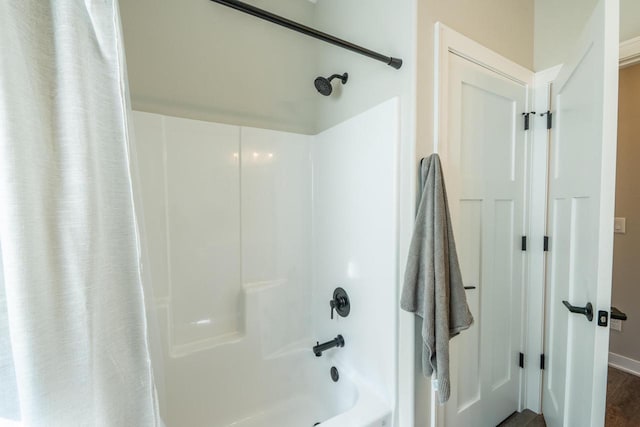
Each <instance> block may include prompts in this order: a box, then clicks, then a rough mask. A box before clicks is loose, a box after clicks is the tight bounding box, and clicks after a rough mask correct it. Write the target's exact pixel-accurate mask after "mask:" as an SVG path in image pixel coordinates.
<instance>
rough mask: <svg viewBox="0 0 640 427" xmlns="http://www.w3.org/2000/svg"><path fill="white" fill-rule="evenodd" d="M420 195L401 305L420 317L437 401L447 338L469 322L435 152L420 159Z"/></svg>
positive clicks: (446, 388)
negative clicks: (434, 377)
mask: <svg viewBox="0 0 640 427" xmlns="http://www.w3.org/2000/svg"><path fill="white" fill-rule="evenodd" d="M420 175H421V185H422V197H421V198H420V205H419V207H418V213H417V216H416V224H415V229H414V231H413V237H412V239H411V247H410V248H409V257H408V260H407V269H406V271H405V275H404V287H403V289H402V298H401V300H400V306H401V307H402V309H404V310H406V311H409V312H412V313H415V314H416V315H417V316H420V317H421V318H422V340H423V348H422V370H423V373H424V375H425V376H427V377H429V376H431V374H433V372H434V371H435V373H436V379H437V380H438V397H439V401H440V404H443V403H445V402H446V401H447V400H449V395H450V384H449V339H451V338H452V337H453V336H455V335H457V334H459V333H460V331H462V330H465V329H467V328H469V326H471V324H472V323H473V316H472V315H471V312H470V311H469V307H468V305H467V297H466V295H465V290H464V286H463V284H462V274H461V273H460V266H459V265H458V255H457V254H456V244H455V242H454V239H453V229H452V227H451V218H450V215H449V206H448V205H447V192H446V189H445V186H444V178H443V176H442V166H441V165H440V158H439V157H438V155H437V154H432V155H431V156H429V157H428V158H425V159H423V160H422V163H421V171H420Z"/></svg>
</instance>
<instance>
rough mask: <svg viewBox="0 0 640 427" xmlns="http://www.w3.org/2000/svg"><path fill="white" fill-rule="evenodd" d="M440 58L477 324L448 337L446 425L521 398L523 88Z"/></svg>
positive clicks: (455, 205)
mask: <svg viewBox="0 0 640 427" xmlns="http://www.w3.org/2000/svg"><path fill="white" fill-rule="evenodd" d="M448 60H449V64H448V68H449V73H448V79H447V80H448V83H447V86H448V96H447V99H448V107H447V109H448V114H447V117H448V118H449V119H448V120H449V121H448V125H447V134H448V138H447V141H446V142H445V145H446V147H441V150H440V151H441V153H442V152H443V151H444V152H445V153H444V156H443V161H444V164H443V167H444V169H445V175H446V180H447V182H446V185H447V189H448V191H449V203H450V206H451V211H452V220H453V229H454V233H455V238H456V245H457V248H458V256H459V259H460V265H461V268H462V275H463V278H464V282H465V285H466V286H473V287H475V289H469V290H467V298H468V302H469V306H470V309H471V312H472V313H473V316H474V319H475V323H474V324H473V326H472V327H471V328H470V329H469V330H467V331H464V332H462V333H461V334H460V335H459V336H457V337H455V338H454V339H453V340H452V341H451V384H452V385H451V398H450V400H449V402H448V403H447V405H446V408H445V410H444V411H440V414H442V413H443V412H444V418H445V420H444V423H445V425H446V426H447V427H458V426H459V427H467V426H479V427H485V426H491V427H493V426H495V425H497V424H498V423H499V422H500V421H502V420H504V419H505V418H506V417H508V416H509V415H510V414H511V413H513V412H514V411H517V410H518V406H519V398H520V377H521V373H520V368H519V366H518V356H519V353H520V351H521V349H522V322H523V316H522V312H523V300H522V298H523V283H524V279H523V265H524V257H525V252H523V251H522V236H523V235H524V230H525V215H524V194H525V193H524V192H525V175H526V172H527V171H526V164H525V158H526V155H525V153H526V150H527V137H526V134H525V130H524V122H523V117H522V113H523V112H525V111H528V110H527V108H526V106H527V86H526V85H525V84H522V83H518V82H516V81H514V80H512V79H510V78H507V77H505V76H503V75H500V74H498V73H496V72H494V71H491V70H489V69H487V68H485V67H483V66H480V65H478V64H475V63H473V62H471V61H470V60H467V59H463V58H461V57H459V56H457V55H456V54H453V53H450V54H449V59H448ZM441 422H442V420H441Z"/></svg>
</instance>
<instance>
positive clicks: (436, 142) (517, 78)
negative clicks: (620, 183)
mask: <svg viewBox="0 0 640 427" xmlns="http://www.w3.org/2000/svg"><path fill="white" fill-rule="evenodd" d="M434 40H435V42H434V44H435V46H434V51H435V58H434V59H435V60H434V88H433V89H434V118H433V123H434V126H433V152H434V153H438V154H439V155H440V157H441V158H442V163H443V173H444V174H445V176H446V174H447V169H446V165H447V160H448V150H447V148H448V147H447V141H448V126H447V125H448V121H449V117H448V107H449V99H448V96H449V92H448V90H447V88H448V83H449V82H448V77H449V61H448V55H449V54H450V53H452V54H455V55H457V56H460V57H462V58H464V59H466V60H468V61H470V62H472V63H474V64H477V65H479V66H481V67H483V68H486V69H488V70H490V71H493V72H495V73H497V74H499V75H501V76H503V77H505V78H507V79H509V80H512V81H514V82H516V83H518V84H521V85H523V86H524V87H525V88H526V97H527V101H526V104H527V106H528V107H527V109H528V110H529V111H532V107H533V105H534V104H533V99H534V97H533V94H534V87H535V85H534V83H535V74H534V72H533V71H531V70H528V69H527V68H525V67H523V66H521V65H519V64H516V63H515V62H513V61H510V60H508V59H507V58H505V57H503V56H502V55H500V54H498V53H496V52H494V51H492V50H491V49H489V48H487V47H485V46H483V45H481V44H480V43H478V42H476V41H474V40H472V39H470V38H468V37H465V36H463V35H462V34H460V33H458V32H456V31H454V30H452V29H451V28H449V27H447V26H446V25H444V24H443V23H441V22H437V23H436V24H435V37H434ZM540 121H542V120H540ZM532 123H533V122H532ZM533 135H534V132H533V127H532V128H531V132H530V133H529V134H528V135H527V139H526V141H527V142H526V143H527V148H526V151H525V153H526V164H527V168H528V169H529V170H533V169H534V168H535V167H539V165H535V164H533V163H532V160H533V159H534V158H533V156H532V153H531V147H532V146H533V144H532V141H533V140H534V139H533ZM545 164H546V163H545ZM529 176H530V174H529ZM529 176H527V177H525V181H526V188H527V190H526V193H527V194H525V195H524V203H525V205H524V212H525V216H526V218H527V224H528V227H529V228H530V227H531V221H530V220H529V216H530V213H529V211H530V194H531V189H530V186H531V184H530V179H529ZM527 258H530V257H527ZM524 270H525V283H524V288H523V292H522V295H523V297H522V301H521V304H522V310H523V321H522V342H521V349H522V350H523V352H526V351H527V349H526V347H527V340H526V337H527V334H528V332H527V328H528V325H529V319H528V315H527V313H528V310H527V305H526V304H525V301H527V299H528V293H529V292H530V290H529V283H530V280H529V275H530V273H531V271H530V261H529V259H527V260H526V262H525V264H524ZM528 383H529V379H528V378H527V377H526V375H525V372H524V370H521V371H520V396H519V401H520V403H519V409H520V410H522V409H523V408H524V407H527V405H526V404H525V403H526V399H525V397H526V390H528V388H529V387H527V384H528ZM538 387H539V383H538ZM540 390H541V389H540ZM538 394H539V392H538ZM430 400H431V402H430V407H431V413H430V417H431V419H430V425H431V426H433V427H436V426H437V427H444V425H445V420H444V410H442V409H441V407H440V406H439V405H438V404H437V396H436V391H435V390H434V387H433V383H431V399H430Z"/></svg>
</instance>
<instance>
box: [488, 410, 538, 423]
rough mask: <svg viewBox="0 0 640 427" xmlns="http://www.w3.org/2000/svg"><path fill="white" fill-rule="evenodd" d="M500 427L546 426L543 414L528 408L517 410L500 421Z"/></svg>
mask: <svg viewBox="0 0 640 427" xmlns="http://www.w3.org/2000/svg"><path fill="white" fill-rule="evenodd" d="M498 427H546V424H545V422H544V418H543V417H542V415H538V414H536V413H535V412H532V411H530V410H528V409H525V410H524V411H522V412H516V413H514V414H513V415H511V416H510V417H509V418H507V419H506V420H504V421H503V422H501V423H500V425H499V426H498Z"/></svg>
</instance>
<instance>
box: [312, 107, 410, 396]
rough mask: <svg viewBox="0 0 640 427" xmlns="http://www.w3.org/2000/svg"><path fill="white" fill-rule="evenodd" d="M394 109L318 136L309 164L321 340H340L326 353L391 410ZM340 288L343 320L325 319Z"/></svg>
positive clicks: (394, 293)
mask: <svg viewBox="0 0 640 427" xmlns="http://www.w3.org/2000/svg"><path fill="white" fill-rule="evenodd" d="M399 133H400V130H399V105H398V99H397V98H393V99H391V100H389V101H386V102H384V103H382V104H381V105H378V106H377V107H374V108H372V109H370V110H368V111H366V112H364V113H361V114H359V115H358V116H356V117H354V118H351V119H350V120H347V121H346V122H344V123H342V124H340V125H337V126H335V127H333V128H331V129H329V130H327V131H325V132H322V133H321V134H319V135H318V136H317V137H316V141H315V142H314V144H313V148H312V158H313V197H314V199H313V280H314V284H313V286H314V287H313V307H314V310H313V315H314V317H313V318H314V331H315V332H316V336H318V338H319V339H321V340H325V339H327V338H333V337H335V336H336V335H337V334H342V335H343V336H344V339H345V341H346V344H345V347H344V348H343V349H338V350H335V351H333V352H327V357H330V358H335V359H336V360H337V361H338V362H339V363H340V364H341V365H344V366H348V367H349V368H350V369H352V370H353V371H354V372H355V374H356V375H357V376H358V377H360V378H362V379H363V381H365V382H367V383H368V384H369V385H370V386H371V387H372V388H373V389H374V390H376V391H377V392H378V393H379V395H380V396H381V397H383V398H384V400H385V401H386V402H388V404H389V408H393V407H394V404H395V385H396V375H397V370H396V350H397V349H396V337H397V318H398V307H399V303H398V292H397V290H398V288H397V279H396V278H397V263H398V260H397V240H398V223H397V209H398V202H397V198H398V181H397V177H398V167H397V163H398V150H399V137H400V135H399ZM337 286H341V287H343V288H344V289H346V291H347V292H348V294H349V298H350V301H351V313H350V314H349V316H348V317H345V318H341V317H338V316H336V318H335V319H333V320H332V319H330V316H329V310H328V301H329V300H330V299H331V296H332V293H333V289H334V288H335V287H337Z"/></svg>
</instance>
